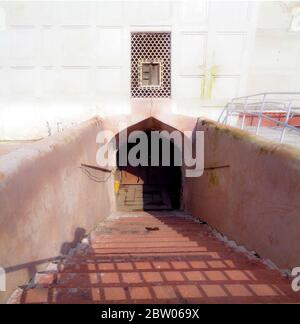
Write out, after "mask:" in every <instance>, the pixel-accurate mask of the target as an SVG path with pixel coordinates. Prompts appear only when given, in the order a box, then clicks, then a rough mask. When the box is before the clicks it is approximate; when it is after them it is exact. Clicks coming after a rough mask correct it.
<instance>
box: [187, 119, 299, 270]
mask: <svg viewBox="0 0 300 324" xmlns="http://www.w3.org/2000/svg"><path fill="white" fill-rule="evenodd" d="M199 129H203V130H205V131H206V133H205V167H206V168H208V167H221V166H224V168H219V169H214V170H206V171H205V172H204V175H203V176H202V177H200V178H186V182H185V198H184V204H185V207H186V209H187V210H188V211H190V212H191V213H192V214H193V215H195V216H197V217H200V218H201V219H204V220H206V221H207V222H208V223H209V224H210V225H211V226H212V227H214V228H216V229H217V230H219V231H220V232H221V233H223V234H224V235H226V236H227V237H228V238H230V239H231V240H235V241H236V242H237V243H238V244H239V245H244V246H246V247H247V249H249V250H254V251H256V252H257V253H258V254H259V255H260V256H262V257H264V258H268V259H271V260H272V261H273V262H274V263H275V264H276V265H277V266H279V267H280V268H292V267H295V266H299V264H300V245H299V233H300V200H299V197H300V151H299V150H293V149H292V148H291V149H290V148H288V147H284V146H281V145H278V144H272V143H271V144H270V143H268V142H265V141H263V140H259V139H258V138H257V137H254V136H251V135H247V134H246V133H244V132H241V131H239V130H236V129H232V128H226V127H223V126H217V125H216V124H214V123H212V122H205V121H204V122H203V126H201V127H199ZM227 166H229V167H227Z"/></svg>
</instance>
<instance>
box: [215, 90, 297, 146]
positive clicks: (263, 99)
mask: <svg viewBox="0 0 300 324" xmlns="http://www.w3.org/2000/svg"><path fill="white" fill-rule="evenodd" d="M276 114H277V115H279V116H281V117H282V119H283V120H280V119H278V118H275V117H274V115H276ZM295 116H299V117H300V92H266V93H259V94H255V95H250V96H244V97H238V98H233V99H232V100H231V102H229V103H228V104H227V105H226V106H225V108H224V109H223V111H222V113H221V115H220V117H219V120H218V121H219V122H220V123H223V124H225V125H228V124H229V125H231V124H232V118H233V117H238V118H237V122H236V124H235V125H233V126H237V127H240V128H241V129H245V124H246V119H247V117H251V118H252V119H253V118H255V119H256V120H257V123H256V125H255V134H256V135H259V133H260V130H261V128H262V124H263V121H264V120H267V121H269V122H270V124H272V125H274V126H273V127H277V128H279V127H280V129H281V134H280V143H283V142H284V139H285V135H286V130H287V129H289V130H294V131H296V132H297V133H299V135H300V128H299V127H297V126H294V125H291V124H290V122H291V120H292V118H294V117H295Z"/></svg>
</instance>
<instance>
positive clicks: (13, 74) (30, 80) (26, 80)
mask: <svg viewBox="0 0 300 324" xmlns="http://www.w3.org/2000/svg"><path fill="white" fill-rule="evenodd" d="M8 82H9V83H10V96H16V97H18V96H34V95H35V90H36V73H35V69H31V68H12V69H11V70H10V79H9V81H8Z"/></svg>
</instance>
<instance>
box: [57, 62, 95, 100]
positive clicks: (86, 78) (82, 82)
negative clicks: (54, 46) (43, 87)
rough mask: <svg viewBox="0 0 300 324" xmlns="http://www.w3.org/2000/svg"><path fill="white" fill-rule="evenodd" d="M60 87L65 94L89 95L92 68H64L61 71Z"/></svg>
mask: <svg viewBox="0 0 300 324" xmlns="http://www.w3.org/2000/svg"><path fill="white" fill-rule="evenodd" d="M60 74H61V75H60V78H59V82H58V84H59V87H60V93H61V94H62V95H63V96H70V95H71V96H81V95H86V96H87V95H88V94H89V89H90V84H91V83H90V70H89V69H88V68H64V69H62V70H61V72H60Z"/></svg>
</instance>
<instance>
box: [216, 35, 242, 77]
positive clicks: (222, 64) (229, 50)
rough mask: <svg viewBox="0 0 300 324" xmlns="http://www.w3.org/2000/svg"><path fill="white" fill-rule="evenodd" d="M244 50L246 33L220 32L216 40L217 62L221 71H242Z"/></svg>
mask: <svg viewBox="0 0 300 324" xmlns="http://www.w3.org/2000/svg"><path fill="white" fill-rule="evenodd" d="M244 50H245V35H244V34H232V33H218V34H217V35H216V42H215V64H216V65H217V66H218V67H219V68H220V72H222V73H238V72H240V69H241V65H242V61H243V56H244V54H245V52H244Z"/></svg>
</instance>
